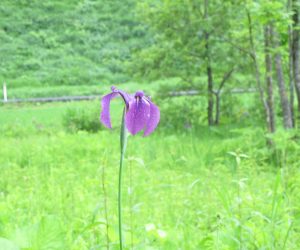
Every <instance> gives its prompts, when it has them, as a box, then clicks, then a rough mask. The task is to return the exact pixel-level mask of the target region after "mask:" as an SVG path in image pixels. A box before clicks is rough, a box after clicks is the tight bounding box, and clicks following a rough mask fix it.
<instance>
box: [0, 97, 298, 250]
mask: <svg viewBox="0 0 300 250" xmlns="http://www.w3.org/2000/svg"><path fill="white" fill-rule="evenodd" d="M77 108H81V109H83V110H89V109H93V108H96V110H97V112H100V105H99V101H92V102H74V103H73V102H71V103H50V104H26V105H25V104H22V105H4V106H2V107H0V131H1V136H0V148H1V150H0V168H1V170H0V171H1V179H0V236H1V237H2V238H0V243H2V244H3V246H6V247H7V248H1V249H28V250H29V249H30V250H41V249H61V250H63V249H70V250H71V249H72V250H73V249H74V250H75V249H78V250H84V249H118V231H117V230H118V229H117V226H118V220H117V178H118V161H119V134H118V133H119V132H118V128H119V125H118V124H119V123H120V121H119V120H120V117H121V110H122V104H121V101H114V102H113V107H112V109H113V110H112V114H113V125H114V127H115V129H114V130H113V131H108V130H107V129H104V128H101V130H100V131H99V132H97V133H89V132H86V131H76V132H69V131H67V130H66V129H65V127H64V126H63V117H64V116H65V114H66V112H67V110H68V109H77ZM164 115H167V114H164V113H163V112H162V116H164ZM94 119H96V120H98V117H95V118H94ZM282 133H283V132H282ZM283 135H284V136H283ZM292 136H294V135H292V134H287V133H284V134H280V132H279V135H275V137H274V140H275V141H276V140H280V142H281V144H280V145H281V148H278V149H277V150H276V151H274V152H270V150H268V149H267V148H266V145H265V144H266V140H265V138H264V136H263V130H262V129H260V128H257V127H253V126H251V125H245V124H241V125H239V126H237V125H236V124H235V126H233V125H230V124H228V125H222V126H220V127H214V128H211V129H209V128H207V127H206V126H202V127H200V128H198V129H197V130H193V131H191V130H182V131H181V132H176V131H169V130H167V129H164V127H163V125H161V126H160V127H159V128H158V130H157V131H156V132H155V133H154V134H153V135H151V136H150V137H146V138H143V137H142V136H140V135H137V136H135V137H133V136H130V137H129V141H128V150H127V155H126V160H125V174H124V186H123V214H124V222H123V224H124V231H125V246H126V247H125V249H183V250H186V249H278V250H279V249H280V250H281V249H295V250H296V249H299V248H300V234H299V230H300V220H299V218H300V214H299V213H300V211H299V205H298V204H299V202H300V195H299V187H300V186H299V183H300V173H299V160H298V159H299V157H298V153H297V152H299V147H300V146H299V143H297V142H296V141H295V140H292V139H291V137H292ZM4 239H5V240H4ZM7 240H9V241H7ZM5 244H6V245H5ZM9 245H10V246H9ZM9 247H10V248H9Z"/></svg>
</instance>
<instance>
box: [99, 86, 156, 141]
mask: <svg viewBox="0 0 300 250" xmlns="http://www.w3.org/2000/svg"><path fill="white" fill-rule="evenodd" d="M111 90H112V93H110V94H108V95H105V96H103V98H102V101H101V105H102V112H101V117H100V120H101V122H102V123H103V124H104V125H105V126H106V127H107V128H112V126H111V121H110V101H111V100H112V99H113V98H115V97H117V96H118V95H120V96H121V97H122V98H123V100H124V103H125V106H126V110H125V111H126V112H125V125H126V128H127V130H128V131H129V132H130V133H131V134H132V135H135V134H136V133H138V132H139V131H141V130H143V129H144V136H147V135H149V134H151V133H152V132H153V131H154V130H155V128H156V127H157V125H158V123H159V119H160V111H159V109H158V107H157V106H156V105H155V104H153V103H152V102H151V100H150V98H149V97H146V96H145V95H144V92H143V91H137V92H136V93H135V95H130V94H128V93H126V92H124V91H122V90H118V89H116V88H115V87H112V88H111Z"/></svg>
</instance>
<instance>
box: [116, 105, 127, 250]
mask: <svg viewBox="0 0 300 250" xmlns="http://www.w3.org/2000/svg"><path fill="white" fill-rule="evenodd" d="M120 143H121V144H120V146H121V157H120V169H119V190H118V212H119V240H120V250H123V238H122V170H123V161H124V156H125V150H126V144H127V130H126V127H125V108H124V111H123V117H122V125H121V132H120Z"/></svg>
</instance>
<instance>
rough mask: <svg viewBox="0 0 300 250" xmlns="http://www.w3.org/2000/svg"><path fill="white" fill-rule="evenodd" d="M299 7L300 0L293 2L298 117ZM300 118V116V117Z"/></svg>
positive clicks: (299, 77) (299, 69)
mask: <svg viewBox="0 0 300 250" xmlns="http://www.w3.org/2000/svg"><path fill="white" fill-rule="evenodd" d="M299 5H300V0H293V1H292V9H293V11H294V14H293V66H294V68H293V71H294V72H293V73H294V84H295V89H296V94H297V102H298V116H299V113H300V51H299V50H300V44H299V41H300V31H299V28H300V27H299V26H300V20H299ZM299 118H300V116H299Z"/></svg>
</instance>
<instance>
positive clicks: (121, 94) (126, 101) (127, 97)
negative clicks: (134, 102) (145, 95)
mask: <svg viewBox="0 0 300 250" xmlns="http://www.w3.org/2000/svg"><path fill="white" fill-rule="evenodd" d="M112 91H113V93H118V94H119V95H120V96H121V97H122V98H123V100H124V102H125V105H126V108H127V109H128V108H129V102H130V100H131V99H132V98H133V97H132V96H131V95H129V94H128V93H126V92H124V91H122V90H119V89H116V88H115V87H114V88H112Z"/></svg>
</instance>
